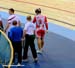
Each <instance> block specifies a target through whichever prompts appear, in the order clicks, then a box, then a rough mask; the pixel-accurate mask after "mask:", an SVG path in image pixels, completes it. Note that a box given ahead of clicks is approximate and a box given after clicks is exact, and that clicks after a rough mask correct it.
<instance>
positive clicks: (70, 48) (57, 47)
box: [0, 0, 75, 68]
mask: <svg viewBox="0 0 75 68" xmlns="http://www.w3.org/2000/svg"><path fill="white" fill-rule="evenodd" d="M55 2H56V3H55ZM3 3H5V4H3ZM38 4H41V5H38ZM64 4H66V5H64ZM70 4H71V5H70ZM44 5H45V6H44ZM43 6H44V7H43ZM47 6H49V7H50V6H52V7H54V8H47ZM67 6H68V7H69V8H67ZM73 6H74V1H70V0H69V1H68V2H67V1H65V0H52V1H51V2H50V0H46V1H44V0H39V1H38V0H32V1H30V0H13V1H12V0H0V7H1V12H0V14H1V15H2V18H3V19H2V20H3V22H4V24H5V23H6V21H5V20H6V18H7V16H6V15H7V13H5V12H8V10H7V9H9V8H11V7H13V8H15V10H16V14H19V15H22V16H27V15H32V16H34V9H35V8H36V7H40V8H42V10H43V14H44V15H47V17H48V18H49V19H48V21H49V22H51V23H50V24H49V32H48V33H47V34H46V36H45V47H44V52H43V55H38V58H39V63H37V64H34V63H33V61H32V57H31V52H30V51H29V60H30V61H29V63H24V62H23V63H22V64H23V65H24V67H20V68H75V36H74V34H75V31H74V28H75V26H74V25H75V23H74V22H75V19H74V16H75V10H74V9H75V7H73ZM56 8H59V9H56ZM66 10H67V11H66ZM29 13H30V14H29ZM4 15H5V16H4ZM24 18H25V17H24ZM24 18H22V19H24ZM23 22H24V20H23ZM67 23H68V24H67ZM55 24H56V25H55ZM59 25H60V26H59ZM35 43H36V41H35ZM36 48H37V44H36ZM11 68H18V67H16V66H15V67H11Z"/></svg>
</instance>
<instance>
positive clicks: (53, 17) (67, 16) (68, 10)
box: [0, 0, 75, 30]
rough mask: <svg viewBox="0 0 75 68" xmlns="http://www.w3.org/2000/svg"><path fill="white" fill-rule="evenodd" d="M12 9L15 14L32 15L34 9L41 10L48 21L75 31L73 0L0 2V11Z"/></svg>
mask: <svg viewBox="0 0 75 68" xmlns="http://www.w3.org/2000/svg"><path fill="white" fill-rule="evenodd" d="M6 8H8V9H9V8H14V9H15V10H18V11H16V13H17V14H20V15H25V16H27V15H29V14H26V13H25V12H27V13H32V14H34V9H36V8H41V9H42V14H44V15H46V16H47V17H48V21H49V22H51V23H54V24H57V25H60V26H63V27H66V28H69V29H72V30H73V29H75V1H74V0H0V10H1V11H6V12H8V11H7V9H6ZM32 16H33V15H32Z"/></svg>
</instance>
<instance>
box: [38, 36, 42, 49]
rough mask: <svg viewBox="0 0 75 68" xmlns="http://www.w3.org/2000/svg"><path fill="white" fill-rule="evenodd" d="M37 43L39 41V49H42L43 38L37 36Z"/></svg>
mask: <svg viewBox="0 0 75 68" xmlns="http://www.w3.org/2000/svg"><path fill="white" fill-rule="evenodd" d="M37 43H38V49H39V50H41V43H42V41H41V38H39V37H38V38H37Z"/></svg>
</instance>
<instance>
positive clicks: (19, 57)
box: [17, 41, 22, 64]
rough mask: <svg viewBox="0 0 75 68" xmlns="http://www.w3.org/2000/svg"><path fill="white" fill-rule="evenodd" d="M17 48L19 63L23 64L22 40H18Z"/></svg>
mask: <svg viewBox="0 0 75 68" xmlns="http://www.w3.org/2000/svg"><path fill="white" fill-rule="evenodd" d="M17 49H18V52H17V53H18V63H20V64H21V62H22V45H21V41H19V42H17Z"/></svg>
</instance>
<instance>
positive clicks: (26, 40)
mask: <svg viewBox="0 0 75 68" xmlns="http://www.w3.org/2000/svg"><path fill="white" fill-rule="evenodd" d="M28 47H29V37H28V35H26V37H25V47H24V54H23V60H26V59H28V56H27V53H28Z"/></svg>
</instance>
